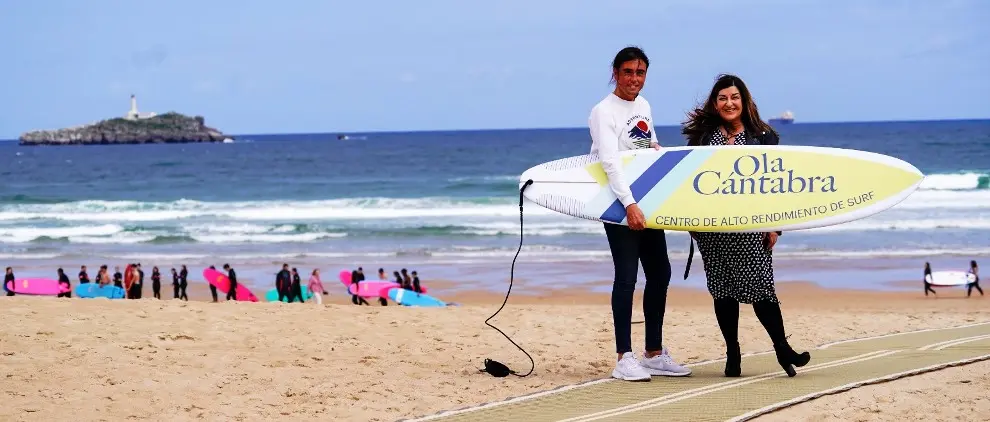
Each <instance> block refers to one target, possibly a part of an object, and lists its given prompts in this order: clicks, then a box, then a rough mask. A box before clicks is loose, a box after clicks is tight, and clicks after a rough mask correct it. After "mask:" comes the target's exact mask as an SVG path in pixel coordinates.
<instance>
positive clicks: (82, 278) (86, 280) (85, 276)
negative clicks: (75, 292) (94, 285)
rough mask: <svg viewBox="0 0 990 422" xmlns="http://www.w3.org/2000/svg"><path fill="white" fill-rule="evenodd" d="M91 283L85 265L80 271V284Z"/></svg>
mask: <svg viewBox="0 0 990 422" xmlns="http://www.w3.org/2000/svg"><path fill="white" fill-rule="evenodd" d="M86 283H89V274H86V266H85V265H83V266H82V268H81V269H80V270H79V284H86Z"/></svg>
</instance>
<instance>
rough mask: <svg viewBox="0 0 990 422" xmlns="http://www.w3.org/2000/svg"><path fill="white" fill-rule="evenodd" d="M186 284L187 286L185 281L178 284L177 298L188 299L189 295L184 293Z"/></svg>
mask: <svg viewBox="0 0 990 422" xmlns="http://www.w3.org/2000/svg"><path fill="white" fill-rule="evenodd" d="M186 286H188V284H186V283H181V284H179V299H183V300H185V301H189V295H187V294H186Z"/></svg>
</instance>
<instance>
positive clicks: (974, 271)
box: [966, 261, 983, 297]
mask: <svg viewBox="0 0 990 422" xmlns="http://www.w3.org/2000/svg"><path fill="white" fill-rule="evenodd" d="M969 272H970V273H972V274H973V275H975V276H976V281H974V282H972V283H970V284H969V285H968V286H966V297H969V295H970V294H972V293H973V289H974V288H975V289H976V290H979V292H980V296H983V289H981V288H980V267H979V266H977V265H976V261H969Z"/></svg>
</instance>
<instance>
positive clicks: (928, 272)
mask: <svg viewBox="0 0 990 422" xmlns="http://www.w3.org/2000/svg"><path fill="white" fill-rule="evenodd" d="M931 276H932V270H930V269H928V268H925V296H928V292H932V294H933V295H934V294H937V293H935V290H933V289H932V283H929V282H928V278H929V277H931Z"/></svg>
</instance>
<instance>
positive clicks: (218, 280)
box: [203, 268, 258, 302]
mask: <svg viewBox="0 0 990 422" xmlns="http://www.w3.org/2000/svg"><path fill="white" fill-rule="evenodd" d="M203 277H204V278H206V282H207V283H210V284H212V285H214V286H216V288H217V290H219V291H221V292H223V293H224V294H226V293H227V291H228V290H230V279H229V278H227V275H226V274H224V273H222V272H220V271H217V270H214V269H210V268H207V269H205V270H203ZM237 301H238V302H257V301H258V297H257V296H255V295H254V293H252V292H251V290H250V289H248V288H247V287H244V284H242V283H237Z"/></svg>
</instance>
